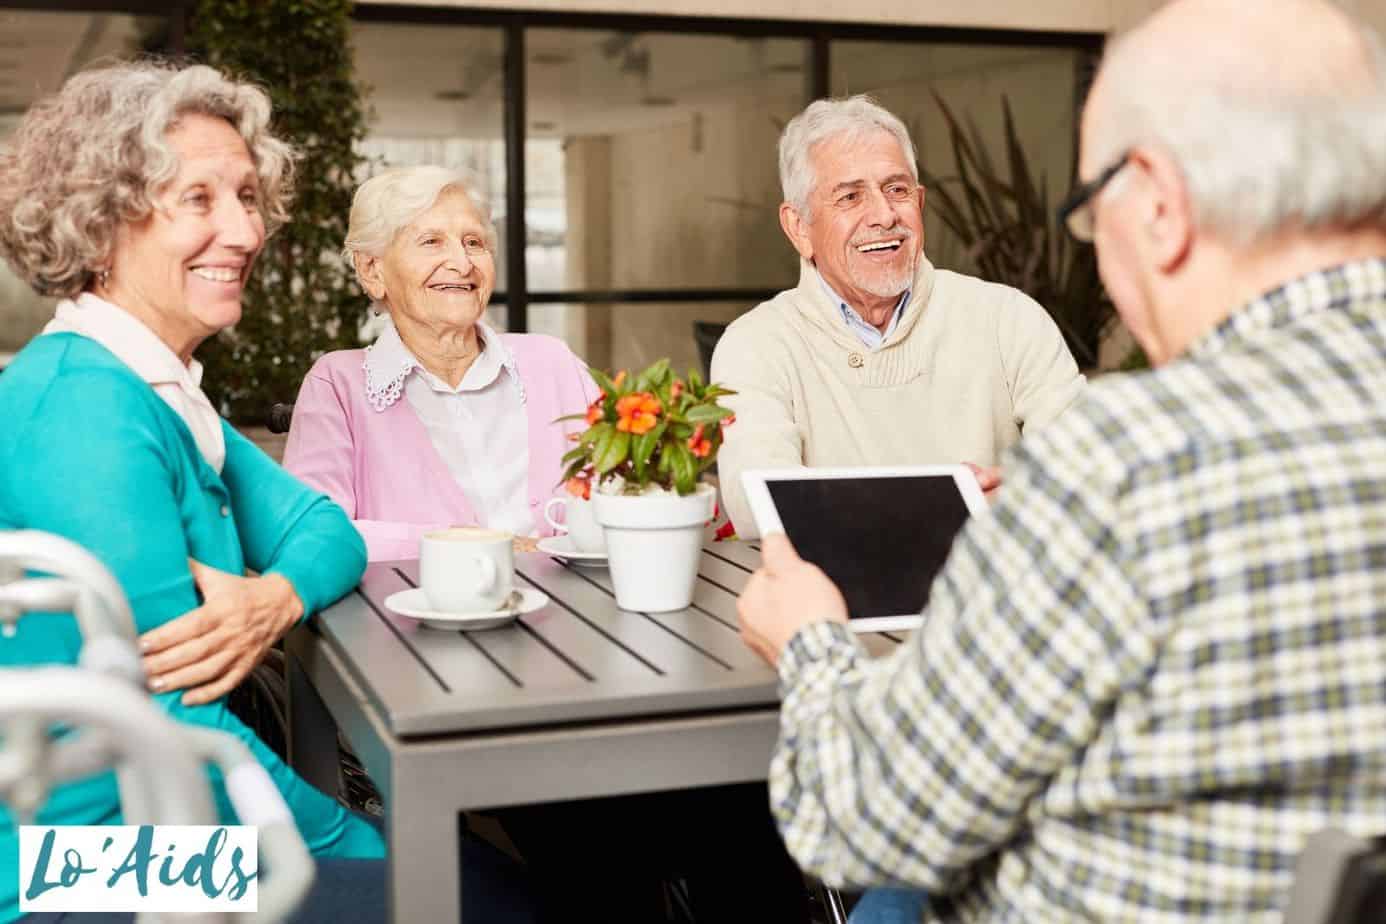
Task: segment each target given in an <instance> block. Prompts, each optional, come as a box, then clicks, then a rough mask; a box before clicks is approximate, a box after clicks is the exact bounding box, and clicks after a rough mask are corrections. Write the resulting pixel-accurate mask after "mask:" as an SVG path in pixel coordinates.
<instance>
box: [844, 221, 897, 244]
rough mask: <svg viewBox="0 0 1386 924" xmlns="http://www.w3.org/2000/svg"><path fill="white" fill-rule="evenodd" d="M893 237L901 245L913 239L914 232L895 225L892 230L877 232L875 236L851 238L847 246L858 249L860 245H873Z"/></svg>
mask: <svg viewBox="0 0 1386 924" xmlns="http://www.w3.org/2000/svg"><path fill="white" fill-rule="evenodd" d="M895 237H898V238H899V239H900V243H902V244H903V243H905V242H906V241H908V240H909V239H910V238H912V237H914V232H913V231H911V230H910V229H909V228H907V227H905V226H904V225H896V226H894V227H893V228H886V229H885V230H884V231H878V232H876V233H875V234H872V235H869V236H867V237H858V238H853V239H852V240H850V241H848V242H847V244H848V246H850V247H860V246H861V245H862V244H874V243H877V242H879V241H884V240H887V239H889V238H895Z"/></svg>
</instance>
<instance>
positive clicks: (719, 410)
mask: <svg viewBox="0 0 1386 924" xmlns="http://www.w3.org/2000/svg"><path fill="white" fill-rule="evenodd" d="M731 415H732V412H731V411H729V410H727V409H726V408H724V407H719V406H717V405H716V404H698V405H694V406H693V407H690V408H689V409H688V410H687V411H686V412H685V413H684V415H683V416H684V419H685V420H687V421H688V422H689V423H691V424H710V423H716V422H717V421H719V420H726V419H727V418H728V417H730V416H731Z"/></svg>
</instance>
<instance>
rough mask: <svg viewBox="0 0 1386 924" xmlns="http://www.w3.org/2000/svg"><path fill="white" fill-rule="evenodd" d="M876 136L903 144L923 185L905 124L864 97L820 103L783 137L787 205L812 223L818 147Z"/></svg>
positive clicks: (783, 183)
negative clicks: (811, 198)
mask: <svg viewBox="0 0 1386 924" xmlns="http://www.w3.org/2000/svg"><path fill="white" fill-rule="evenodd" d="M876 132H888V133H889V134H891V135H892V136H894V138H895V140H896V141H898V142H900V150H901V151H903V152H904V155H905V162H906V163H908V164H909V167H910V175H911V176H912V177H914V180H915V182H916V183H917V182H919V164H918V163H916V162H915V153H914V142H913V141H911V140H910V133H909V130H908V129H906V128H905V123H904V122H901V121H900V120H899V119H898V118H896V117H895V115H893V114H892V113H891V112H890V111H889V110H887V109H886V108H884V107H883V106H881V105H880V104H879V103H877V102H876V101H875V100H874V99H872V98H871V97H870V96H867V95H866V94H864V93H863V94H859V95H857V96H848V97H845V98H843V99H820V100H815V101H813V102H812V103H809V105H808V108H807V109H805V110H804V111H803V112H801V113H799V114H798V115H796V116H795V117H794V118H792V119H790V120H789V124H788V125H786V126H785V127H784V133H783V134H781V135H780V188H781V189H782V190H783V191H784V201H786V202H788V203H789V204H790V205H791V206H792V207H793V208H794V210H795V211H796V212H798V213H799V215H800V216H801V217H803V218H804V219H805V220H808V219H809V217H810V214H811V212H810V209H809V193H811V192H812V191H813V186H814V184H815V183H816V182H817V177H816V176H815V175H814V171H813V161H812V160H810V157H809V155H810V154H812V153H813V149H814V147H815V146H817V145H819V144H821V143H822V142H824V141H827V140H829V139H832V138H840V137H846V138H848V139H851V140H856V139H860V138H864V137H866V136H868V135H873V134H875V133H876Z"/></svg>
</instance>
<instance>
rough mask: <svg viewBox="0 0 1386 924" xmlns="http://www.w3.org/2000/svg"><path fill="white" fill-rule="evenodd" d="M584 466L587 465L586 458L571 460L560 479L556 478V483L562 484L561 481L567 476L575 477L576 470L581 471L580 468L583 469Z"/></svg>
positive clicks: (565, 479)
mask: <svg viewBox="0 0 1386 924" xmlns="http://www.w3.org/2000/svg"><path fill="white" fill-rule="evenodd" d="M586 467H587V460H586V459H578V460H577V461H575V462H573V463H572V464H571V465H569V466H568V467H567V468H566V469H564V470H563V477H562V478H560V479H558V483H559V484H562V483H563V482H565V481H567V480H568V479H569V478H575V477H577V474H578V472H580V471H582V470H583V469H584V468H586Z"/></svg>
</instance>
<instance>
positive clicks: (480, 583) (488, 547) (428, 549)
mask: <svg viewBox="0 0 1386 924" xmlns="http://www.w3.org/2000/svg"><path fill="white" fill-rule="evenodd" d="M513 539H514V537H513V536H511V534H510V533H507V532H502V531H501V530H498V529H484V528H481V527H474V526H458V527H454V528H452V529H439V530H434V531H433V532H430V533H424V534H423V538H422V539H420V540H419V586H420V587H422V588H423V592H424V596H426V597H428V605H429V606H431V607H433V609H435V610H437V611H438V612H440V613H489V612H492V611H494V610H497V609H499V608H500V606H501V604H502V603H504V602H505V599H506V598H507V597H509V596H510V592H511V591H512V590H514V589H515V551H514V546H513V544H512V542H513Z"/></svg>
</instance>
